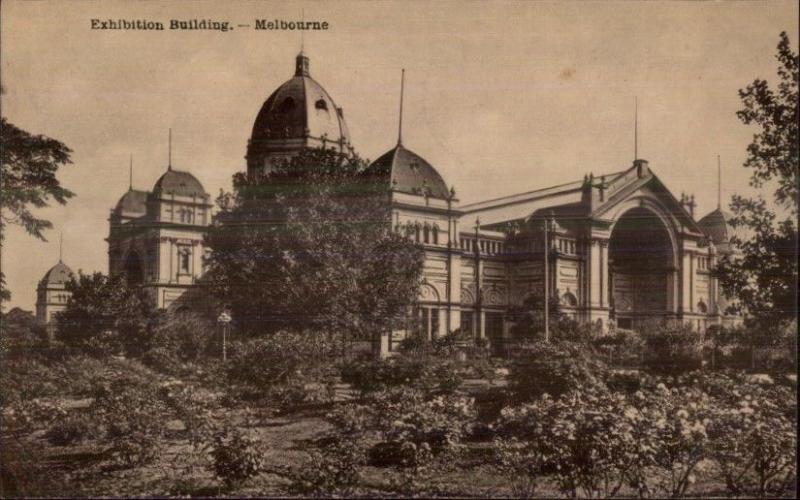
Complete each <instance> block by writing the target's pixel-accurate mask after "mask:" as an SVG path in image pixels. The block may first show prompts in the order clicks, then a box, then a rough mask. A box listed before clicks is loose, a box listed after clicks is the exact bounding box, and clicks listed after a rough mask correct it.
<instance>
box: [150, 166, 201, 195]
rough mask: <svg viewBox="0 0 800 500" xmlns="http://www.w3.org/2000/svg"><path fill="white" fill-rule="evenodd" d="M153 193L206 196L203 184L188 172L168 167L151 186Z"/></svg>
mask: <svg viewBox="0 0 800 500" xmlns="http://www.w3.org/2000/svg"><path fill="white" fill-rule="evenodd" d="M153 193H164V194H174V195H176V196H189V197H191V196H197V197H198V198H205V197H206V196H208V195H207V194H206V190H205V189H203V185H202V184H200V181H198V180H197V177H195V176H193V175H192V174H190V173H189V172H183V171H181V170H172V169H169V170H167V171H166V172H164V175H162V176H161V177H160V178H159V179H158V180H157V181H156V185H155V186H153Z"/></svg>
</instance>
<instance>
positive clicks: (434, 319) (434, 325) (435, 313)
mask: <svg viewBox="0 0 800 500" xmlns="http://www.w3.org/2000/svg"><path fill="white" fill-rule="evenodd" d="M428 313H429V314H430V317H431V322H430V325H431V329H430V332H429V333H428V338H429V339H435V338H436V337H438V336H439V310H438V309H428Z"/></svg>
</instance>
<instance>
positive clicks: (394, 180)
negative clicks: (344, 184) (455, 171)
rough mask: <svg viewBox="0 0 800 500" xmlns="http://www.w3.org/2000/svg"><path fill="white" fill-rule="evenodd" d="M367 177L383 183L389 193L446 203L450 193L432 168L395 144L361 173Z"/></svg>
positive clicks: (423, 160) (400, 145)
mask: <svg viewBox="0 0 800 500" xmlns="http://www.w3.org/2000/svg"><path fill="white" fill-rule="evenodd" d="M363 175H365V176H366V177H369V178H371V179H375V180H376V181H379V182H385V183H386V184H387V187H390V188H391V189H392V191H397V192H400V193H408V194H416V195H428V196H432V197H434V198H442V199H447V198H449V197H450V191H449V190H448V189H447V185H446V184H445V182H444V179H442V176H441V175H439V172H437V171H436V169H435V168H433V166H432V165H431V164H430V163H428V162H427V160H425V159H424V158H422V157H421V156H419V155H418V154H416V153H414V152H413V151H410V150H408V149H406V148H404V147H403V145H402V144H398V145H397V146H396V147H395V148H394V149H391V150H390V151H388V152H386V153H385V154H384V155H383V156H381V157H380V158H378V159H377V160H375V161H374V162H373V163H372V164H371V165H370V166H369V167H367V169H366V170H365V171H364V174H363Z"/></svg>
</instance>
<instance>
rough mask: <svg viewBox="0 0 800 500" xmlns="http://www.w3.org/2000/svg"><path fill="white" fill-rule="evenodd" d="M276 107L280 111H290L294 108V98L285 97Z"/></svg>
mask: <svg viewBox="0 0 800 500" xmlns="http://www.w3.org/2000/svg"><path fill="white" fill-rule="evenodd" d="M278 109H279V110H280V112H281V113H288V112H290V111H292V110H293V109H294V99H292V98H291V97H287V98H286V99H284V100H283V102H281V105H280V107H279V108H278Z"/></svg>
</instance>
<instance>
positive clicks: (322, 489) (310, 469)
mask: <svg viewBox="0 0 800 500" xmlns="http://www.w3.org/2000/svg"><path fill="white" fill-rule="evenodd" d="M365 463H366V459H365V454H364V449H363V446H362V445H361V444H360V443H358V442H356V441H353V440H349V439H336V440H335V441H334V442H333V443H330V444H329V445H328V446H326V447H325V448H324V449H322V450H315V451H312V452H311V453H310V455H309V459H308V460H307V462H306V463H305V464H304V465H303V467H301V468H299V469H298V470H296V471H294V472H293V476H294V477H293V480H292V485H291V486H290V490H291V491H292V492H293V493H297V494H301V495H313V496H321V495H326V496H327V495H337V496H345V497H346V496H352V495H353V494H354V493H355V491H356V487H357V485H358V483H359V482H360V481H361V468H362V467H363V466H364V465H365Z"/></svg>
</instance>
